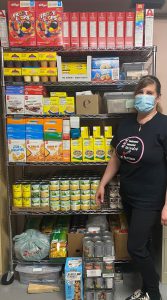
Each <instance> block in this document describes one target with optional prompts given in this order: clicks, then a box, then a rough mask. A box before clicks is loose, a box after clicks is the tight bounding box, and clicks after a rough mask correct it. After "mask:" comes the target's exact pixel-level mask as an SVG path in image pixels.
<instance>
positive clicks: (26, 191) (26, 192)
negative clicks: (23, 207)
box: [22, 184, 31, 198]
mask: <svg viewBox="0 0 167 300" xmlns="http://www.w3.org/2000/svg"><path fill="white" fill-rule="evenodd" d="M22 193H23V198H29V197H31V184H22Z"/></svg>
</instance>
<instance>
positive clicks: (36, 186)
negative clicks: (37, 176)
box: [31, 183, 40, 193]
mask: <svg viewBox="0 0 167 300" xmlns="http://www.w3.org/2000/svg"><path fill="white" fill-rule="evenodd" d="M33 191H34V192H35V191H38V192H39V191H40V184H39V183H31V193H32V192H33Z"/></svg>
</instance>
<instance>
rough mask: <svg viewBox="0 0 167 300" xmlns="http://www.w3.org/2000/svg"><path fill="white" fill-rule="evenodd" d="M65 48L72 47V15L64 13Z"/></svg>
mask: <svg viewBox="0 0 167 300" xmlns="http://www.w3.org/2000/svg"><path fill="white" fill-rule="evenodd" d="M62 20H63V47H64V48H69V47H70V46H71V40H70V13H69V12H63V17H62Z"/></svg>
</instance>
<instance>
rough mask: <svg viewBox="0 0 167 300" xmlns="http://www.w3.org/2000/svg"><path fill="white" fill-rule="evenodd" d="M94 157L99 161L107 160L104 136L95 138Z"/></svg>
mask: <svg viewBox="0 0 167 300" xmlns="http://www.w3.org/2000/svg"><path fill="white" fill-rule="evenodd" d="M94 157H95V161H97V162H104V161H105V143H104V138H103V137H101V138H94Z"/></svg>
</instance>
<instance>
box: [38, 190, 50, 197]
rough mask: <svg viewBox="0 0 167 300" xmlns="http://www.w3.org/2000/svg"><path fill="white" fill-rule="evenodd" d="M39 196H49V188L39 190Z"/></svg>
mask: <svg viewBox="0 0 167 300" xmlns="http://www.w3.org/2000/svg"><path fill="white" fill-rule="evenodd" d="M40 195H41V198H49V190H45V191H44V190H41V193H40Z"/></svg>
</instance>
